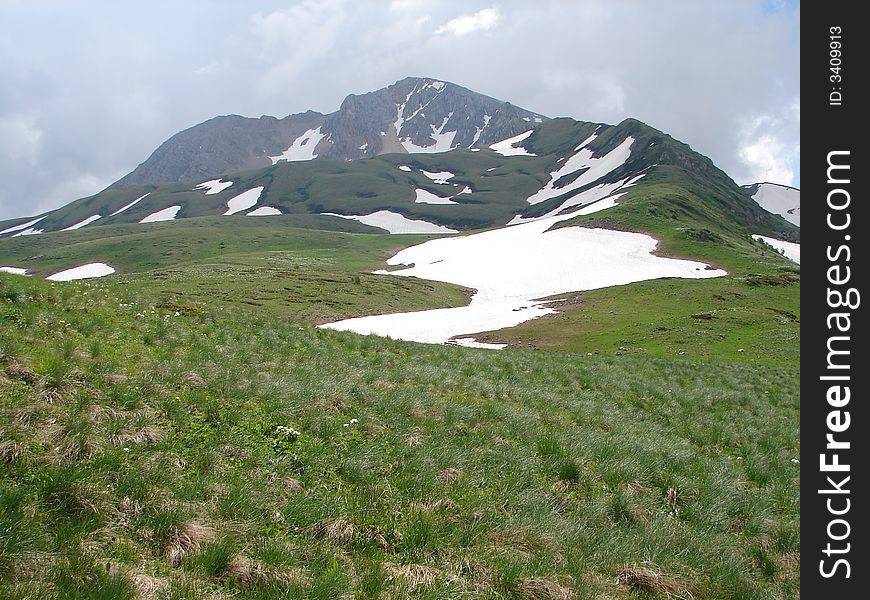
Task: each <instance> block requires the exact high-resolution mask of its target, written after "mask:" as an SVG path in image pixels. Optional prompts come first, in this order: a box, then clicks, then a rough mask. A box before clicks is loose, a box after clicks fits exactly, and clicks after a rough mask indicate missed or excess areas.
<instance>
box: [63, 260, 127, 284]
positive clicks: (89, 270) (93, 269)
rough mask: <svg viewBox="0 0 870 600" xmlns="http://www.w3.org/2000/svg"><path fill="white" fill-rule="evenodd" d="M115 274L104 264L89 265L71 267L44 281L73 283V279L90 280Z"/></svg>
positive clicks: (113, 270)
mask: <svg viewBox="0 0 870 600" xmlns="http://www.w3.org/2000/svg"><path fill="white" fill-rule="evenodd" d="M114 272H115V269H113V268H112V267H110V266H109V265H107V264H106V263H89V264H86V265H81V266H80V267H73V268H72V269H67V270H66V271H61V272H60V273H55V274H54V275H49V276H48V277H46V279H48V280H50V281H73V280H75V279H91V278H92V277H105V276H106V275H111V274H112V273H114Z"/></svg>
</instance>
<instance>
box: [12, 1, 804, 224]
mask: <svg viewBox="0 0 870 600" xmlns="http://www.w3.org/2000/svg"><path fill="white" fill-rule="evenodd" d="M799 23H800V4H799V2H797V1H791V0H708V1H704V2H699V1H697V0H535V1H534V2H529V1H527V0H500V1H491V0H488V1H484V2H476V1H473V0H392V1H390V0H383V1H380V0H302V1H295V2H293V1H283V2H282V1H275V0H263V1H258V0H246V1H245V0H187V1H185V2H177V1H175V0H172V1H169V0H148V1H146V0H141V1H135V0H127V1H119V0H79V1H76V2H68V1H64V0H24V1H19V0H0V78H2V79H0V81H2V84H0V220H3V219H10V218H13V217H22V216H27V215H36V214H39V213H41V212H44V211H46V210H50V209H52V208H56V207H59V206H62V205H64V204H67V203H68V202H71V201H72V200H75V199H77V198H80V197H84V196H88V195H91V194H94V193H96V192H98V191H100V190H101V189H103V188H105V187H106V186H108V185H109V184H111V183H112V182H113V181H115V180H117V179H119V178H120V177H122V176H123V175H125V174H126V173H128V172H130V171H131V170H133V169H134V168H135V167H136V166H137V165H138V164H139V163H141V162H143V161H144V160H145V159H146V158H148V156H149V155H150V154H151V152H153V151H154V150H155V149H156V148H157V147H158V146H159V145H160V144H161V143H162V142H163V141H165V140H166V139H167V138H169V137H170V136H172V135H173V134H175V133H177V132H178V131H181V130H183V129H186V128H188V127H191V126H193V125H195V124H197V123H200V122H202V121H205V120H207V119H210V118H212V117H214V116H216V115H225V114H240V115H245V116H250V117H259V116H261V115H264V114H266V115H274V116H277V117H283V116H286V115H288V114H291V113H297V112H304V111H306V110H308V109H312V110H317V111H320V112H323V113H329V112H332V111H334V110H337V109H338V107H339V105H340V104H341V101H342V100H343V99H344V97H345V96H346V95H348V94H350V93H365V92H369V91H373V90H376V89H379V88H382V87H384V86H386V85H389V84H391V83H393V82H395V81H397V80H399V79H402V78H404V77H407V76H419V77H432V78H437V79H442V80H446V81H451V82H453V83H457V84H459V85H462V86H464V87H467V88H469V89H472V90H474V91H476V92H480V93H483V94H486V95H489V96H492V97H495V98H498V99H500V100H505V101H509V102H511V103H512V104H515V105H517V106H521V107H523V108H526V109H529V110H532V111H535V112H539V113H542V114H545V115H547V116H551V117H556V116H569V117H573V118H575V119H578V120H582V121H594V122H604V123H613V124H615V123H618V122H620V121H621V120H622V119H624V118H626V117H634V118H637V119H640V120H642V121H644V122H646V123H648V124H650V125H652V126H654V127H656V128H657V129H660V130H662V131H664V132H666V133H669V134H671V135H673V136H674V137H675V138H677V139H679V140H681V141H684V142H686V143H688V144H689V145H690V146H692V148H694V149H695V150H697V151H699V152H701V153H702V154H705V155H707V156H709V157H710V158H712V159H713V161H714V162H715V163H716V164H717V165H718V166H719V167H720V168H722V169H723V170H724V171H725V172H726V173H728V174H729V175H730V176H731V177H732V178H734V180H735V181H737V182H738V183H740V184H746V183H755V182H758V181H771V182H774V183H781V184H785V185H793V186H796V187H799V186H800V135H799V134H800V48H799V46H800V36H799Z"/></svg>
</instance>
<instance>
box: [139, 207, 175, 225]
mask: <svg viewBox="0 0 870 600" xmlns="http://www.w3.org/2000/svg"><path fill="white" fill-rule="evenodd" d="M179 210H181V207H180V206H178V205H177V204H176V205H175V206H168V207H166V208H164V209H161V210H158V211H157V212H153V213H151V214H150V215H148V216H147V217H145V218H144V219H142V220H141V221H139V222H140V223H157V222H158V221H172V220H174V219H175V215H177V214H178V211H179Z"/></svg>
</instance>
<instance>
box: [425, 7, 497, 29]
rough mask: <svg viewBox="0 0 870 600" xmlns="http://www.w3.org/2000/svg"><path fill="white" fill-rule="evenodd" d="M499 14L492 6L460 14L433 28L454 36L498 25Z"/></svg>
mask: <svg viewBox="0 0 870 600" xmlns="http://www.w3.org/2000/svg"><path fill="white" fill-rule="evenodd" d="M500 19H501V15H500V14H499V12H498V9H497V8H495V7H494V6H493V7H490V8H484V9H483V10H479V11H477V12H476V13H474V14H473V15H462V16H461V17H456V18H455V19H451V20H449V21H447V23H445V24H444V25H442V26H441V27H439V28H438V29H436V30H435V33H436V34H442V33H450V34H453V35H456V36H463V35H468V34H469V33H474V32H475V31H486V30H488V29H492V28H493V27H495V26H496V25H498V22H499V20H500Z"/></svg>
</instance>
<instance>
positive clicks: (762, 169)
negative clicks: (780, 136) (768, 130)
mask: <svg viewBox="0 0 870 600" xmlns="http://www.w3.org/2000/svg"><path fill="white" fill-rule="evenodd" d="M740 159H741V160H742V161H743V162H744V163H745V165H746V168H747V172H748V177H747V178H746V180H745V183H760V182H764V181H769V182H772V183H781V184H782V185H793V184H794V178H795V177H794V171H793V170H792V168H791V164H790V161H789V159H788V157H787V155H786V147H785V144H783V143H782V142H780V141H779V140H777V139H776V138H775V137H773V136H770V135H765V136H762V137H761V138H759V139H758V140H756V141H755V143H753V144H749V145H747V146H744V147H742V148H741V149H740Z"/></svg>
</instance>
